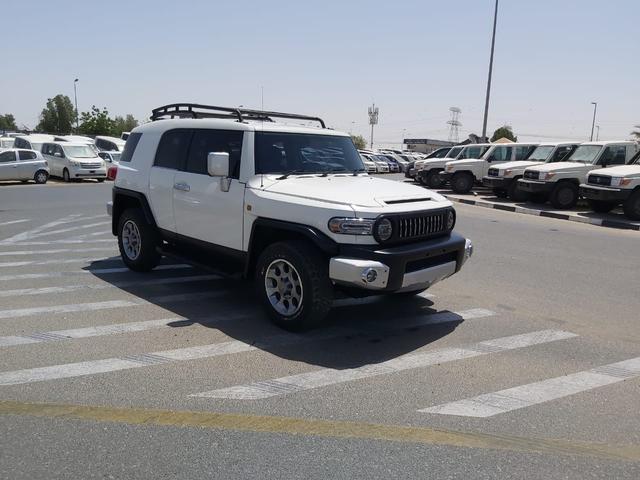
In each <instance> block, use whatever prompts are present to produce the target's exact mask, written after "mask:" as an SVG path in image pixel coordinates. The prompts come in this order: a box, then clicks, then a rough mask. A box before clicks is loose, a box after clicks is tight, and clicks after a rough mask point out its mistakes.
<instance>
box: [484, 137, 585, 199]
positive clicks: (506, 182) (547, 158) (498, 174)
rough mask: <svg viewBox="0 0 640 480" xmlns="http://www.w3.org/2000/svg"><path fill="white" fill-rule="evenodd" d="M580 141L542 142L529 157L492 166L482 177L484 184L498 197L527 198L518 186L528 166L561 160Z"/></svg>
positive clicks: (570, 152)
mask: <svg viewBox="0 0 640 480" xmlns="http://www.w3.org/2000/svg"><path fill="white" fill-rule="evenodd" d="M578 145H579V144H578V143H541V144H540V145H538V146H537V147H536V149H535V150H534V151H533V153H532V154H531V155H529V158H527V159H526V160H517V161H515V162H507V163H502V164H500V165H499V166H495V167H491V168H489V170H488V171H487V175H486V176H485V177H483V178H482V184H483V185H484V186H485V187H489V188H490V189H491V190H492V191H493V193H494V195H495V196H496V197H498V198H510V199H511V200H514V201H516V202H523V201H525V200H527V198H528V195H527V193H526V192H523V191H522V190H520V189H519V188H518V180H519V179H521V178H522V175H523V174H524V171H525V169H526V168H528V167H533V166H535V165H542V164H543V163H555V162H560V161H562V160H563V159H565V158H567V157H568V156H569V155H571V154H572V153H573V151H574V150H575V149H576V148H577V147H578Z"/></svg>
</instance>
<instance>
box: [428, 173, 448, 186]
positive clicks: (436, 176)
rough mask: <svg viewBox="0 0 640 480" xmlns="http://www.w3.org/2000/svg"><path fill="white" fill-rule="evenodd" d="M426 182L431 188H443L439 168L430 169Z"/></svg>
mask: <svg viewBox="0 0 640 480" xmlns="http://www.w3.org/2000/svg"><path fill="white" fill-rule="evenodd" d="M426 184H427V186H428V187H429V188H441V187H442V186H443V185H444V182H443V181H442V177H440V172H439V171H438V170H429V173H427V179H426Z"/></svg>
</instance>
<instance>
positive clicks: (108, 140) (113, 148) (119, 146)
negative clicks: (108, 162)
mask: <svg viewBox="0 0 640 480" xmlns="http://www.w3.org/2000/svg"><path fill="white" fill-rule="evenodd" d="M125 143H126V142H125V141H124V140H122V139H121V138H116V137H104V136H97V137H96V140H95V144H96V147H98V150H100V151H101V152H122V151H123V150H124V144H125Z"/></svg>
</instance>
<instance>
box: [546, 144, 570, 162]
mask: <svg viewBox="0 0 640 480" xmlns="http://www.w3.org/2000/svg"><path fill="white" fill-rule="evenodd" d="M572 152H573V147H572V146H570V145H567V146H565V147H558V148H557V149H556V151H555V152H554V154H553V158H552V159H551V161H552V162H560V161H562V160H563V159H564V158H566V156H567V155H569V154H570V153H572Z"/></svg>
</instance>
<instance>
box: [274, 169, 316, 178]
mask: <svg viewBox="0 0 640 480" xmlns="http://www.w3.org/2000/svg"><path fill="white" fill-rule="evenodd" d="M298 173H309V172H305V171H304V170H289V171H288V172H285V173H284V174H283V175H281V176H279V177H278V178H276V180H284V179H285V178H288V177H289V176H290V175H296V174H298Z"/></svg>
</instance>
